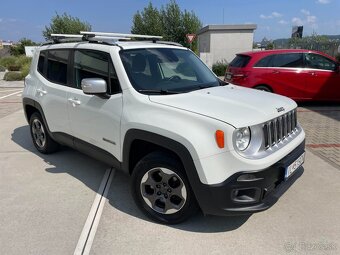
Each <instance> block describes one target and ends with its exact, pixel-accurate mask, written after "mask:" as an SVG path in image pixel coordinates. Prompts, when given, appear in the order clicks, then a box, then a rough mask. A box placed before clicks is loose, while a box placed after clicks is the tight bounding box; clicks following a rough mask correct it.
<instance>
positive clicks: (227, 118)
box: [149, 85, 297, 128]
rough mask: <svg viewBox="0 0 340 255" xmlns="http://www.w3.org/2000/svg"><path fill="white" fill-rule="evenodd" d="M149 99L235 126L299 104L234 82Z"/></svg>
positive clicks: (274, 114) (277, 113)
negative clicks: (236, 84) (232, 83)
mask: <svg viewBox="0 0 340 255" xmlns="http://www.w3.org/2000/svg"><path fill="white" fill-rule="evenodd" d="M149 98H150V101H152V102H155V103H159V104H163V105H167V106H170V107H175V108H178V109H182V110H186V111H190V112H194V113H197V114H200V115H204V116H207V117H210V118H214V119H218V120H220V121H223V122H226V123H228V124H230V125H232V126H234V127H236V128H240V127H246V126H251V125H255V124H260V123H263V122H266V121H268V120H270V119H273V118H275V117H277V116H279V115H282V114H284V113H286V112H288V111H290V110H292V109H294V108H295V107H296V106H297V105H296V103H295V102H294V101H293V100H291V99H289V98H287V97H284V96H280V95H277V94H273V93H268V92H264V91H259V90H255V89H248V88H244V87H239V86H235V85H228V86H220V87H212V88H208V89H202V90H196V91H192V92H190V93H183V94H175V95H165V96H149ZM282 107H283V108H284V110H282ZM278 108H280V109H281V110H282V111H280V112H279V111H278Z"/></svg>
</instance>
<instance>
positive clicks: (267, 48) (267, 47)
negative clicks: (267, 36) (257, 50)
mask: <svg viewBox="0 0 340 255" xmlns="http://www.w3.org/2000/svg"><path fill="white" fill-rule="evenodd" d="M272 49H274V43H272V42H269V43H268V44H267V46H266V50H272Z"/></svg>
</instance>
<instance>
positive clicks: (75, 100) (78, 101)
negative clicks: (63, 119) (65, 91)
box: [68, 98, 81, 106]
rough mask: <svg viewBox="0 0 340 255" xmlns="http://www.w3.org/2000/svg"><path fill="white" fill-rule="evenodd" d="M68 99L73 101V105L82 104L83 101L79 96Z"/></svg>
mask: <svg viewBox="0 0 340 255" xmlns="http://www.w3.org/2000/svg"><path fill="white" fill-rule="evenodd" d="M68 101H69V102H70V103H72V105H73V106H76V105H80V104H81V102H80V100H79V99H78V98H69V99H68Z"/></svg>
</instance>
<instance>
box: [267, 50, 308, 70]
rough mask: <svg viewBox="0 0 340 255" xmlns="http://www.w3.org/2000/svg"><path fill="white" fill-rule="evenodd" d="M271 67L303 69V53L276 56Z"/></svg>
mask: <svg viewBox="0 0 340 255" xmlns="http://www.w3.org/2000/svg"><path fill="white" fill-rule="evenodd" d="M270 66H272V67H303V54H302V53H288V54H277V55H274V57H273V59H272V61H271V63H270Z"/></svg>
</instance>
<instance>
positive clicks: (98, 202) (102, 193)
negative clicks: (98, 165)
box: [74, 168, 115, 255]
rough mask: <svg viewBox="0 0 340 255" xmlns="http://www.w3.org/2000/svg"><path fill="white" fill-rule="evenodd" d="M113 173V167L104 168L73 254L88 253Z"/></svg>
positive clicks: (82, 254)
mask: <svg viewBox="0 0 340 255" xmlns="http://www.w3.org/2000/svg"><path fill="white" fill-rule="evenodd" d="M114 174H115V169H113V168H109V169H107V170H106V172H105V174H104V177H103V180H102V182H101V184H100V186H99V189H98V191H97V195H96V197H95V199H94V201H93V204H92V207H91V210H90V212H89V215H88V216H87V219H86V222H85V225H84V227H83V230H82V232H81V234H80V237H79V240H78V244H77V246H76V249H75V251H74V255H84V254H89V253H90V250H91V246H92V243H93V240H94V236H95V234H96V231H97V227H98V224H99V221H100V217H101V215H102V213H103V208H104V205H105V202H106V196H107V193H108V191H109V189H110V185H111V182H112V179H113V176H114Z"/></svg>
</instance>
